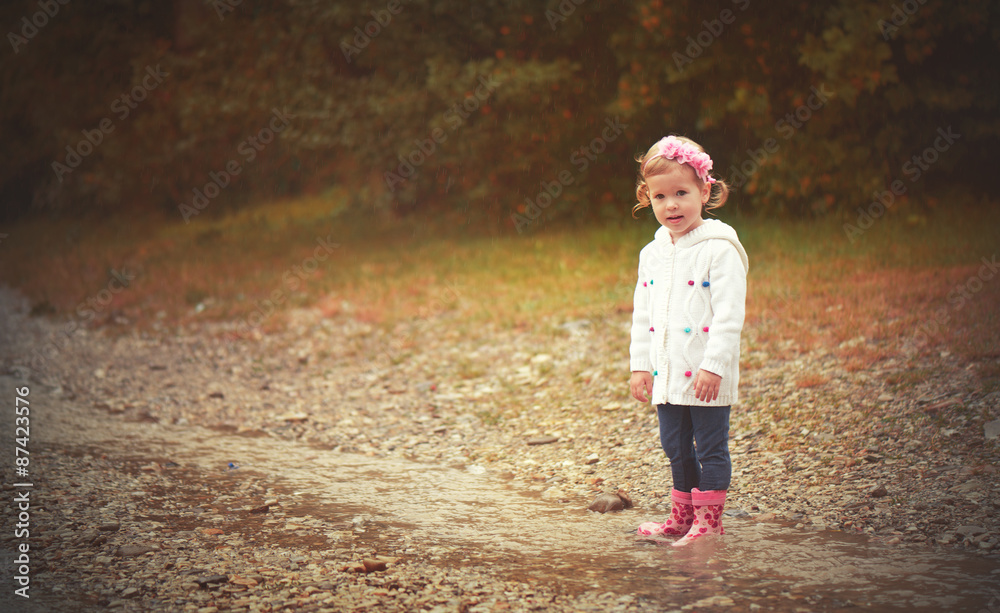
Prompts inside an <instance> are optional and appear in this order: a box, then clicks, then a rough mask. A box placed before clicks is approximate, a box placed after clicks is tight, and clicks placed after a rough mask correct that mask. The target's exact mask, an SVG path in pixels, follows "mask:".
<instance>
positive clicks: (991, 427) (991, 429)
mask: <svg viewBox="0 0 1000 613" xmlns="http://www.w3.org/2000/svg"><path fill="white" fill-rule="evenodd" d="M983 435H984V436H985V437H986V440H988V441H992V440H996V439H997V438H998V437H1000V419H994V420H993V421H988V422H986V424H985V425H984V426H983Z"/></svg>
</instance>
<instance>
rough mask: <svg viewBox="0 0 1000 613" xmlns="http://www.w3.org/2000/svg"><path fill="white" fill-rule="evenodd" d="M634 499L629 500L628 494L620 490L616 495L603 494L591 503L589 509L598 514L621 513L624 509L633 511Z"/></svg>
mask: <svg viewBox="0 0 1000 613" xmlns="http://www.w3.org/2000/svg"><path fill="white" fill-rule="evenodd" d="M631 508H632V499H631V498H629V496H628V494H626V493H625V491H624V490H618V491H617V492H616V493H614V494H601V495H599V496H598V497H597V498H595V499H594V502H592V503H590V506H589V507H587V509H588V510H590V511H597V512H598V513H607V512H608V511H621V510H622V509H631Z"/></svg>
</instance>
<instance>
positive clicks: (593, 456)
mask: <svg viewBox="0 0 1000 613" xmlns="http://www.w3.org/2000/svg"><path fill="white" fill-rule="evenodd" d="M600 461H601V456H599V455H597V454H596V453H592V454H590V455H589V456H587V460H586V463H587V464H588V465H590V464H597V463H598V462H600Z"/></svg>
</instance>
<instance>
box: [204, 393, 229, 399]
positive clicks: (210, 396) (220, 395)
mask: <svg viewBox="0 0 1000 613" xmlns="http://www.w3.org/2000/svg"><path fill="white" fill-rule="evenodd" d="M208 397H209V398H225V397H226V395H225V394H223V393H222V392H212V393H211V394H209V395H208Z"/></svg>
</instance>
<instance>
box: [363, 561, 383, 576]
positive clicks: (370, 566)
mask: <svg viewBox="0 0 1000 613" xmlns="http://www.w3.org/2000/svg"><path fill="white" fill-rule="evenodd" d="M361 565H362V566H364V567H365V572H366V573H374V572H376V571H380V570H385V569H386V565H385V562H384V561H382V560H376V559H373V558H366V559H365V560H363V561H362V562H361Z"/></svg>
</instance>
